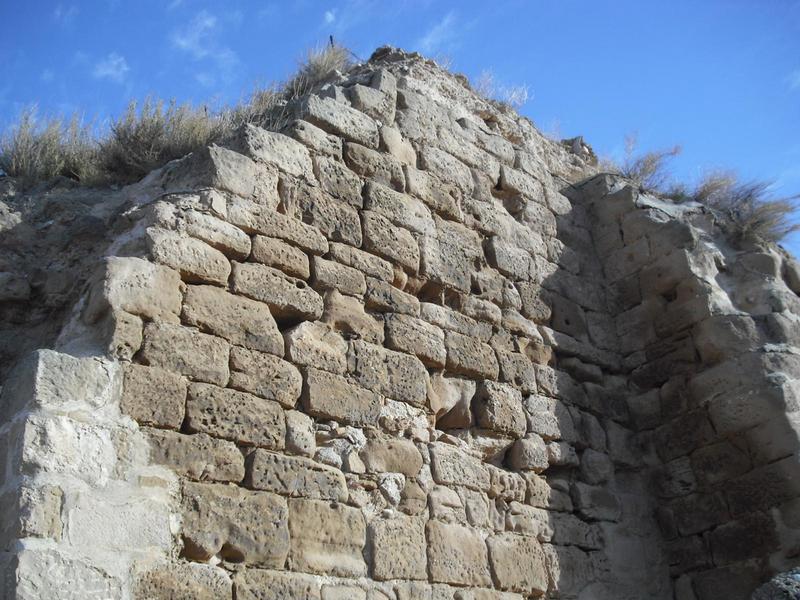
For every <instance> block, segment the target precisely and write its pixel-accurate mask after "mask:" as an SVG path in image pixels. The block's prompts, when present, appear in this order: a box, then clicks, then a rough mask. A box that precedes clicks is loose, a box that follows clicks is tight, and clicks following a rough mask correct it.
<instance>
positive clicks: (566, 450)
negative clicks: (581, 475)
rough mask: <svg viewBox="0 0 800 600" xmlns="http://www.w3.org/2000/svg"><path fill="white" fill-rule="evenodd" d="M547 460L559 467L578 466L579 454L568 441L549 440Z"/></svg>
mask: <svg viewBox="0 0 800 600" xmlns="http://www.w3.org/2000/svg"><path fill="white" fill-rule="evenodd" d="M546 447H547V462H549V463H550V465H555V466H557V467H577V466H578V455H577V454H576V452H575V448H573V447H572V445H570V444H569V443H567V442H547V444H546Z"/></svg>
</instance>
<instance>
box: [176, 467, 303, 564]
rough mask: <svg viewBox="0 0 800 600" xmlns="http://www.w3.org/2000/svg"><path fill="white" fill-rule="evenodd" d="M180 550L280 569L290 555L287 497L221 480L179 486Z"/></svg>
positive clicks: (189, 554)
mask: <svg viewBox="0 0 800 600" xmlns="http://www.w3.org/2000/svg"><path fill="white" fill-rule="evenodd" d="M182 503H183V510H182V517H183V522H182V535H183V543H184V554H185V556H187V557H188V558H190V559H194V560H202V561H206V560H209V559H211V558H214V557H218V558H221V559H223V560H230V561H233V562H246V563H248V564H251V565H259V566H264V567H274V568H281V567H283V565H284V563H285V562H286V557H287V556H288V554H289V525H288V521H289V511H288V508H287V506H286V500H284V499H283V498H280V497H279V496H275V495H273V494H267V493H262V492H251V491H248V490H243V489H242V488H239V487H236V486H229V485H220V484H205V483H189V482H187V483H184V484H183V500H182Z"/></svg>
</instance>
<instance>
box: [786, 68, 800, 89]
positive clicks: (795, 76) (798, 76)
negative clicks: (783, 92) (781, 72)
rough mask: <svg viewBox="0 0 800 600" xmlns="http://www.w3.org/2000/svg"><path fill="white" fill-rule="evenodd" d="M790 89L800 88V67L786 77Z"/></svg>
mask: <svg viewBox="0 0 800 600" xmlns="http://www.w3.org/2000/svg"><path fill="white" fill-rule="evenodd" d="M786 82H787V83H788V84H789V89H790V90H800V69H795V70H794V71H792V72H791V73H789V75H788V76H787V77H786Z"/></svg>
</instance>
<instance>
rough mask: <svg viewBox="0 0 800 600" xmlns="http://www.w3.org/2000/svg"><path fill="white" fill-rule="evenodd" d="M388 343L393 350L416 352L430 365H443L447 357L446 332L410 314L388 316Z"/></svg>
mask: <svg viewBox="0 0 800 600" xmlns="http://www.w3.org/2000/svg"><path fill="white" fill-rule="evenodd" d="M386 345H387V346H388V347H389V348H391V349H393V350H399V351H401V352H407V353H408V354H414V355H415V356H417V358H419V359H420V360H421V361H422V362H423V363H424V364H425V365H426V366H428V367H443V366H444V364H445V361H446V359H447V351H446V350H445V347H444V332H443V331H442V330H441V329H439V328H438V327H436V326H434V325H430V324H429V323H426V322H425V321H422V320H421V319H416V318H414V317H411V316H408V315H403V314H389V315H387V316H386Z"/></svg>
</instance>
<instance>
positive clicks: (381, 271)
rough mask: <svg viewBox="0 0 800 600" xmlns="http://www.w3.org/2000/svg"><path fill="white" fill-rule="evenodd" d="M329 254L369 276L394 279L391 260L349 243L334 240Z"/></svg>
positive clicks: (387, 279) (388, 279) (384, 279)
mask: <svg viewBox="0 0 800 600" xmlns="http://www.w3.org/2000/svg"><path fill="white" fill-rule="evenodd" d="M329 256H330V257H331V258H332V259H333V260H335V261H337V262H340V263H342V264H343V265H347V266H349V267H353V268H354V269H358V270H359V271H361V272H362V273H364V274H365V275H366V276H368V277H375V278H377V279H380V280H382V281H388V282H391V281H392V280H393V279H394V269H392V264H391V263H390V262H388V261H386V260H383V259H382V258H378V257H377V256H374V255H372V254H369V253H368V252H364V251H363V250H359V249H358V248H353V247H352V246H348V245H347V244H339V243H336V242H332V243H331V245H330V251H329Z"/></svg>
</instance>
